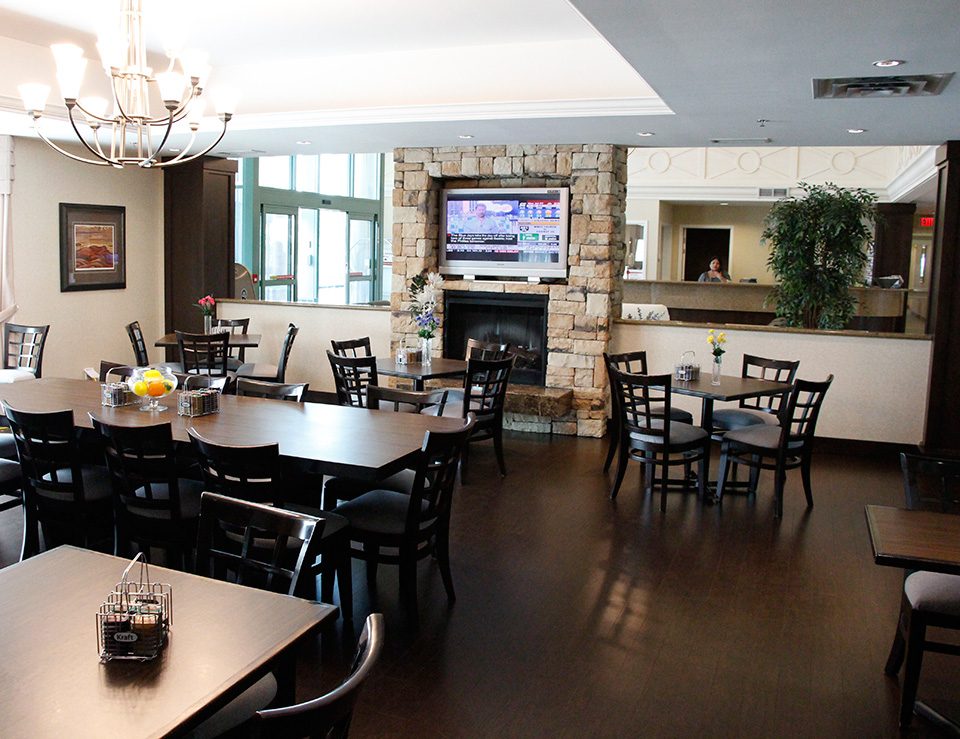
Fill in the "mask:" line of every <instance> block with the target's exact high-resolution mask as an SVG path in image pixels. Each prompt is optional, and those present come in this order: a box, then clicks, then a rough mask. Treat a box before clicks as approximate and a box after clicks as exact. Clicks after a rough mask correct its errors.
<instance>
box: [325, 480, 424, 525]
mask: <svg viewBox="0 0 960 739" xmlns="http://www.w3.org/2000/svg"><path fill="white" fill-rule="evenodd" d="M409 507H410V496H409V494H404V493H398V492H394V491H392V490H371V491H370V492H367V493H364V494H363V495H361V496H360V497H358V498H354V499H353V500H348V501H346V502H345V503H341V504H340V505H339V506H337V513H339V514H340V515H341V516H345V517H346V518H347V519H348V520H349V521H350V525H351V526H354V527H359V528H361V529H363V530H364V531H369V532H373V533H377V534H390V535H393V536H401V535H403V532H404V529H405V527H406V514H407V509H408V508H409ZM427 508H428V505H427V501H425V500H421V501H420V509H421V510H422V511H423V512H424V513H426V512H427Z"/></svg>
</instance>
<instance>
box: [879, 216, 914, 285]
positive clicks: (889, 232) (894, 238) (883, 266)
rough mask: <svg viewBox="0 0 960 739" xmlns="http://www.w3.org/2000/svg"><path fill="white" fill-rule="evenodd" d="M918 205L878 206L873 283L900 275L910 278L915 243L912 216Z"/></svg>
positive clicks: (905, 278) (904, 278) (906, 278)
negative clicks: (911, 252) (911, 258)
mask: <svg viewBox="0 0 960 739" xmlns="http://www.w3.org/2000/svg"><path fill="white" fill-rule="evenodd" d="M916 212H917V204H916V203H880V204H878V205H877V216H878V217H877V230H876V237H875V239H874V249H873V279H874V280H876V279H877V278H878V277H887V276H888V275H900V276H901V277H903V280H904V283H906V281H907V280H908V279H909V278H910V247H911V245H912V243H913V214H914V213H916Z"/></svg>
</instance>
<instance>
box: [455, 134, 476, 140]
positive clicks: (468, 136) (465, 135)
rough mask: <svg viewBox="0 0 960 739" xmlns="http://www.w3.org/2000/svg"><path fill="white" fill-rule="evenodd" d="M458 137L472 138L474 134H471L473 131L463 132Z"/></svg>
mask: <svg viewBox="0 0 960 739" xmlns="http://www.w3.org/2000/svg"><path fill="white" fill-rule="evenodd" d="M457 138H460V139H472V138H473V134H471V133H461V134H460V135H459V136H458V137H457Z"/></svg>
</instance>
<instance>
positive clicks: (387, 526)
mask: <svg viewBox="0 0 960 739" xmlns="http://www.w3.org/2000/svg"><path fill="white" fill-rule="evenodd" d="M473 424H474V416H473V414H472V413H471V414H469V415H468V416H467V418H466V419H465V422H464V425H463V427H462V428H460V429H458V430H456V431H450V432H445V433H443V432H433V431H428V432H427V433H426V434H425V436H424V439H423V446H422V448H421V450H420V455H419V460H418V464H417V470H416V473H415V475H416V476H415V480H414V483H413V486H412V488H411V490H410V494H409V495H405V494H404V493H398V492H394V491H391V490H371V491H370V492H368V493H364V494H363V495H361V496H359V497H358V498H354V499H353V500H348V501H347V502H346V503H342V504H340V505H339V506H337V508H336V512H337V513H338V514H340V515H341V516H344V517H345V518H346V519H347V520H348V521H349V522H350V525H349V528H348V530H347V531H348V534H349V536H350V539H351V540H352V541H353V542H354V543H355V544H356V545H358V546H357V547H354V548H353V551H352V555H353V557H354V558H356V559H362V560H364V561H366V563H367V583H368V585H369V587H370V588H371V590H373V589H374V588H375V587H376V578H377V566H378V565H379V564H380V563H381V562H383V563H386V564H396V565H399V568H400V595H401V598H402V599H403V600H404V601H405V603H406V606H407V617H408V621H409V624H410V626H411V627H413V628H416V627H417V624H418V623H419V621H418V619H419V615H418V610H417V562H418V561H419V560H421V559H423V558H424V557H429V556H430V555H434V556H435V557H436V560H437V565H438V567H439V568H440V575H441V577H442V579H443V585H444V588H445V589H446V591H447V600H448V601H449V603H451V604H452V603H453V602H454V600H456V593H455V592H454V589H453V578H452V576H451V574H450V508H451V504H452V501H453V488H454V484H455V483H456V479H457V465H458V462H459V461H460V456H461V454H462V453H463V449H464V447H465V446H466V443H467V439H468V438H469V436H470V432H471V431H472V430H473Z"/></svg>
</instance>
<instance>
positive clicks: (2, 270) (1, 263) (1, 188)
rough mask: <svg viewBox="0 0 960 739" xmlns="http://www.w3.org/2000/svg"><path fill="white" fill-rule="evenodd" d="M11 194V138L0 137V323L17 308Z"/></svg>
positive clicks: (4, 321)
mask: <svg viewBox="0 0 960 739" xmlns="http://www.w3.org/2000/svg"><path fill="white" fill-rule="evenodd" d="M12 194H13V137H12V136H0V323H6V322H7V321H9V320H10V319H11V318H12V317H13V314H14V313H16V312H17V308H18V306H17V301H16V300H15V299H14V295H13V227H12V225H11V223H10V219H11V207H10V198H11V196H12Z"/></svg>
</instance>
